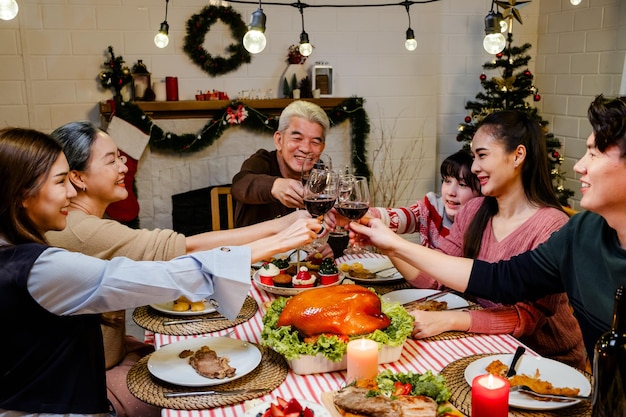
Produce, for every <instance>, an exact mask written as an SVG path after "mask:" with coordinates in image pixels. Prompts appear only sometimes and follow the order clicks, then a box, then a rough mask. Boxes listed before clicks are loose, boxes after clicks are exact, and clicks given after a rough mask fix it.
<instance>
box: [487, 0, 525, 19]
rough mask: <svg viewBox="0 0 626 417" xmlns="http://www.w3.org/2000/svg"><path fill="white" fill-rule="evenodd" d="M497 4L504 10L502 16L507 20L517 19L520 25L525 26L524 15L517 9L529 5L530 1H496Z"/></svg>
mask: <svg viewBox="0 0 626 417" xmlns="http://www.w3.org/2000/svg"><path fill="white" fill-rule="evenodd" d="M495 3H496V4H497V5H498V6H500V7H502V8H503V9H504V12H503V13H502V16H503V17H504V18H505V19H506V18H507V17H511V16H512V17H514V18H515V20H517V21H518V22H519V23H520V25H523V24H524V22H522V15H521V14H520V13H519V10H517V9H519V8H522V7H524V6H526V5H528V3H530V0H526V1H517V0H508V1H497V0H496V2H495Z"/></svg>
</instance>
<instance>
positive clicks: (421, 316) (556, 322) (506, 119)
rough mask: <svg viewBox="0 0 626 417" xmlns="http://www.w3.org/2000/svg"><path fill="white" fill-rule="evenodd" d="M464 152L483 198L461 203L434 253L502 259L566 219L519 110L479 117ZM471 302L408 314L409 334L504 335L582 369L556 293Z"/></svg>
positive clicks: (536, 131) (562, 299)
mask: <svg viewBox="0 0 626 417" xmlns="http://www.w3.org/2000/svg"><path fill="white" fill-rule="evenodd" d="M472 154H473V156H474V163H473V164H472V172H473V173H474V174H476V175H477V177H478V179H479V180H480V185H481V191H482V193H483V195H484V197H478V198H474V199H472V200H470V201H469V202H468V203H466V204H465V205H464V207H463V208H462V209H461V211H460V212H459V213H458V214H457V215H456V217H455V222H454V224H453V225H452V229H451V230H450V234H449V235H448V236H447V237H446V238H445V239H440V240H439V248H438V250H439V251H441V252H443V253H446V254H449V255H455V256H463V257H466V258H473V259H481V260H485V261H490V262H493V261H497V260H501V259H509V258H510V257H512V256H515V255H517V254H520V253H522V252H525V251H527V250H530V249H533V248H535V247H536V246H538V245H539V244H541V243H542V242H544V241H545V240H547V239H548V237H549V236H550V235H551V234H552V233H553V232H555V231H556V230H558V229H559V228H561V227H562V226H563V225H564V224H565V223H566V222H567V220H568V216H567V215H566V214H565V212H564V211H563V210H562V208H561V206H560V204H559V202H558V200H557V198H556V196H555V194H554V191H553V189H552V183H551V180H550V176H549V168H548V163H547V158H546V154H547V150H546V144H545V139H544V136H543V133H542V130H541V127H540V126H539V124H538V123H537V122H536V121H535V120H533V119H531V117H529V116H528V115H527V114H525V113H522V112H519V111H512V110H507V111H501V112H496V113H493V114H491V115H489V116H487V117H486V118H485V119H484V121H483V123H482V124H481V126H480V128H479V129H478V131H477V132H476V134H475V136H474V138H473V140H472ZM392 260H394V264H396V267H397V268H398V269H399V270H400V272H402V275H403V276H405V277H407V278H408V280H409V281H410V282H411V284H412V285H414V286H415V287H418V288H440V285H439V284H438V283H437V281H435V280H434V279H432V278H431V277H429V276H427V275H425V274H423V273H420V271H419V270H417V269H416V268H415V267H413V266H410V265H408V264H406V263H404V262H401V261H399V260H397V259H393V258H392ZM411 277H412V278H411ZM477 301H478V302H479V303H480V304H481V305H482V307H483V308H484V309H482V310H474V311H442V312H426V311H415V312H413V313H412V314H413V316H414V317H415V324H414V330H413V336H414V337H416V338H424V337H429V336H433V335H436V334H439V333H442V332H445V331H449V330H458V331H468V332H476V333H491V334H494V333H510V334H512V335H513V336H515V337H517V338H519V339H520V340H521V341H523V342H524V343H526V344H527V345H528V346H530V347H531V348H533V349H534V350H536V351H537V352H538V353H540V354H541V355H543V356H547V357H550V358H553V359H557V360H560V361H562V362H565V363H567V364H569V365H571V366H574V367H577V368H581V369H584V368H585V365H586V358H585V354H584V346H583V341H582V334H581V332H580V328H579V326H578V323H577V321H576V319H575V318H574V316H573V315H572V312H571V308H570V306H569V303H568V299H567V296H566V295H565V294H564V293H561V294H556V295H552V296H548V297H545V298H542V299H540V300H538V301H536V302H528V303H526V302H524V303H517V304H515V305H506V306H505V305H496V304H494V303H491V302H489V301H487V300H477Z"/></svg>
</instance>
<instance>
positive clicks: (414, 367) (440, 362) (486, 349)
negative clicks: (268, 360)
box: [154, 285, 536, 417]
mask: <svg viewBox="0 0 626 417" xmlns="http://www.w3.org/2000/svg"><path fill="white" fill-rule="evenodd" d="M250 296H251V297H253V298H254V299H255V300H256V301H257V303H258V304H259V305H262V304H263V303H266V302H271V301H273V300H274V299H275V298H276V297H275V296H274V295H273V294H269V293H266V292H265V291H263V290H259V289H258V288H256V286H254V285H253V286H252V288H251V290H250ZM261 310H263V309H262V308H261V309H259V312H257V314H255V315H254V317H252V318H251V319H250V320H248V321H246V322H244V323H241V324H239V325H237V326H235V327H233V328H232V329H230V330H234V335H233V336H232V337H236V338H239V339H241V340H246V341H249V342H252V343H260V334H261V330H262V329H263V324H262V321H261V320H262V313H261ZM226 332H227V331H226V330H222V331H220V332H216V333H211V335H212V336H217V335H224V334H226ZM190 337H196V336H175V335H163V334H158V333H157V334H154V341H155V345H156V347H157V348H158V347H160V346H162V345H165V344H169V343H173V342H176V341H178V340H184V339H189V338H190ZM433 339H434V338H433ZM520 344H521V343H520V342H519V341H518V340H517V339H515V338H513V337H512V336H510V335H472V336H471V337H463V338H454V339H436V340H428V339H425V340H413V339H409V340H407V342H406V344H405V346H404V349H403V351H402V356H401V357H400V360H398V361H397V362H394V363H389V364H384V365H380V367H379V369H380V370H383V369H391V370H393V371H395V372H407V371H414V372H425V371H426V370H428V369H430V370H433V371H434V372H440V371H441V370H442V369H443V368H444V367H445V366H446V365H448V364H449V363H451V362H454V361H456V360H459V359H462V358H464V357H467V356H471V355H477V354H486V353H489V354H496V353H513V352H515V349H516V348H517V346H519V345H520ZM528 351H529V352H530V353H531V354H535V355H536V353H534V352H533V351H532V350H530V349H529V350H528ZM345 377H346V373H345V371H337V372H330V373H324V374H313V375H296V374H294V373H293V372H291V371H289V372H288V374H287V377H286V378H285V381H284V382H283V383H282V384H281V385H280V386H279V387H278V388H276V389H275V390H274V391H272V392H270V393H268V394H266V395H264V396H263V397H260V399H261V400H264V401H271V400H273V399H275V398H276V397H283V398H287V399H289V398H299V399H306V400H309V401H315V402H317V403H320V404H321V403H322V401H321V395H322V393H323V392H328V391H335V390H337V389H339V388H341V387H342V386H343V385H344V384H345ZM244 412H245V409H244V404H243V403H239V404H235V405H232V406H226V407H219V408H213V409H209V410H192V411H187V410H174V409H164V410H163V411H162V416H163V417H214V416H215V417H241V416H242V415H243V414H244Z"/></svg>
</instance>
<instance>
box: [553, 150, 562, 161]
mask: <svg viewBox="0 0 626 417" xmlns="http://www.w3.org/2000/svg"><path fill="white" fill-rule="evenodd" d="M560 156H561V154H559V152H558V151H552V157H553V158H554V159H559V157H560Z"/></svg>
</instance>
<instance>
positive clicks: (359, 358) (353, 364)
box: [346, 339, 378, 382]
mask: <svg viewBox="0 0 626 417" xmlns="http://www.w3.org/2000/svg"><path fill="white" fill-rule="evenodd" d="M346 355H347V365H348V366H347V368H348V369H347V376H346V381H347V382H353V381H356V380H357V379H369V378H375V377H376V375H378V343H376V342H374V341H373V340H370V339H357V340H353V341H351V342H350V343H348V351H347V353H346Z"/></svg>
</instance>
